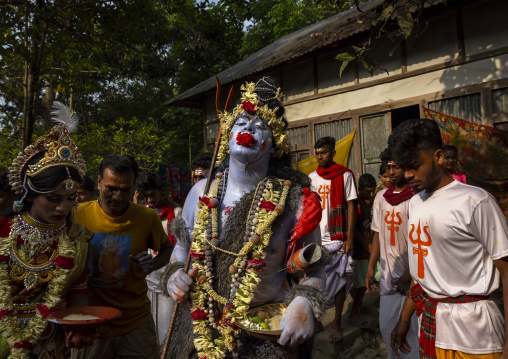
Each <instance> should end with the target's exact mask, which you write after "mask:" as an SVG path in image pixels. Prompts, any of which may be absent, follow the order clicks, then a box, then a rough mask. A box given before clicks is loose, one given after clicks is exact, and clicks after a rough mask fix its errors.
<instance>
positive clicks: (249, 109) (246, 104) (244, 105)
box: [241, 101, 256, 114]
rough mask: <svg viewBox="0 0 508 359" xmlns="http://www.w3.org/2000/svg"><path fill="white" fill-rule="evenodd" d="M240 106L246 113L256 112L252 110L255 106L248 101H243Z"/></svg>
mask: <svg viewBox="0 0 508 359" xmlns="http://www.w3.org/2000/svg"><path fill="white" fill-rule="evenodd" d="M241 107H242V110H244V111H245V112H247V113H250V114H255V113H256V111H255V110H254V108H255V107H256V106H254V105H253V104H252V103H250V102H249V101H243V102H242V105H241Z"/></svg>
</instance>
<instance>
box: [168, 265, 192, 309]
mask: <svg viewBox="0 0 508 359" xmlns="http://www.w3.org/2000/svg"><path fill="white" fill-rule="evenodd" d="M196 274H198V269H197V268H194V269H191V270H190V271H189V273H188V274H187V273H185V271H184V270H183V269H182V268H180V269H179V270H177V271H176V272H175V273H174V274H173V275H172V276H171V278H169V281H168V293H169V295H170V296H171V298H173V300H174V301H175V302H177V303H183V302H184V301H185V300H186V299H187V297H188V296H189V290H190V287H191V285H192V282H193V278H194V277H195V276H196Z"/></svg>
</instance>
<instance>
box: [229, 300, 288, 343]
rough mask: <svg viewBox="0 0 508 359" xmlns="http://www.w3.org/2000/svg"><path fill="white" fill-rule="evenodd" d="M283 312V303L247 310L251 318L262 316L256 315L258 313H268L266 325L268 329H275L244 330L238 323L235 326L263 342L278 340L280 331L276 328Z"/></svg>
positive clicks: (284, 308) (284, 307)
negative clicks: (263, 340)
mask: <svg viewBox="0 0 508 359" xmlns="http://www.w3.org/2000/svg"><path fill="white" fill-rule="evenodd" d="M285 310H286V306H285V305H284V304H283V303H272V304H265V305H260V306H257V307H253V308H250V309H249V314H251V315H252V316H253V317H259V316H263V315H258V313H259V312H265V313H268V316H269V321H268V325H269V326H270V328H277V329H268V330H266V329H261V330H252V329H248V328H245V327H244V326H243V325H241V324H239V323H237V325H238V326H239V327H240V328H242V329H243V330H245V331H246V332H247V333H248V334H249V335H251V336H253V337H254V338H258V339H265V340H278V339H279V338H280V335H281V334H282V330H279V329H278V328H279V325H280V321H281V319H282V315H283V314H284V311H285Z"/></svg>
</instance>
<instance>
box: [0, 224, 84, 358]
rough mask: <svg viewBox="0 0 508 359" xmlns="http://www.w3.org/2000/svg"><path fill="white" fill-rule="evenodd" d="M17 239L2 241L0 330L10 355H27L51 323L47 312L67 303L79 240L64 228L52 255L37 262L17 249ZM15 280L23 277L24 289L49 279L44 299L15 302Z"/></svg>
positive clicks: (20, 356) (24, 356) (0, 250)
mask: <svg viewBox="0 0 508 359" xmlns="http://www.w3.org/2000/svg"><path fill="white" fill-rule="evenodd" d="M17 240H18V238H17V237H13V236H10V237H9V240H6V241H2V242H0V283H4V284H3V285H2V286H0V308H2V313H0V332H2V336H3V337H4V338H5V340H6V341H7V344H8V345H9V347H10V350H11V357H12V358H13V359H26V358H28V357H29V356H30V352H31V349H32V348H34V350H35V348H36V343H37V341H38V340H39V339H41V338H42V334H43V333H44V332H45V330H46V328H47V326H48V322H47V321H46V319H45V318H46V316H47V315H48V314H49V313H51V312H53V311H54V310H57V309H59V308H63V307H65V301H64V300H63V291H64V289H65V283H66V282H67V280H68V277H69V275H70V273H71V271H72V270H73V268H74V262H73V259H72V258H74V257H75V256H76V243H75V242H74V241H73V240H71V239H70V238H69V237H68V236H67V233H66V232H65V231H64V232H63V233H62V234H61V237H60V239H59V242H58V243H59V245H58V247H57V249H55V250H54V252H53V254H52V255H51V257H50V258H49V259H47V260H46V261H44V263H41V264H35V265H34V264H31V263H28V262H26V261H25V260H23V258H22V257H21V255H20V254H19V253H18V252H17V249H16V246H17ZM10 268H11V269H10ZM9 269H10V270H9ZM32 277H33V278H32ZM29 278H32V279H29ZM12 280H15V281H17V280H23V281H24V284H25V290H30V289H33V288H35V287H36V284H37V282H42V283H45V282H47V287H46V290H45V293H44V295H43V297H42V299H41V301H40V302H39V303H14V296H13V289H12V285H13V284H11V282H12ZM27 281H29V283H27ZM32 281H33V282H32ZM27 284H28V285H27Z"/></svg>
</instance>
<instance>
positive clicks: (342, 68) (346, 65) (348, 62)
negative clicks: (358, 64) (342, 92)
mask: <svg viewBox="0 0 508 359" xmlns="http://www.w3.org/2000/svg"><path fill="white" fill-rule="evenodd" d="M350 63H351V61H343V62H342V65H341V66H340V70H339V77H340V78H342V74H343V73H344V71H346V69H347V67H348V65H349V64H350Z"/></svg>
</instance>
